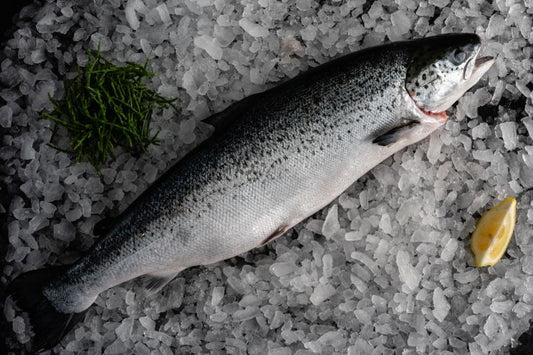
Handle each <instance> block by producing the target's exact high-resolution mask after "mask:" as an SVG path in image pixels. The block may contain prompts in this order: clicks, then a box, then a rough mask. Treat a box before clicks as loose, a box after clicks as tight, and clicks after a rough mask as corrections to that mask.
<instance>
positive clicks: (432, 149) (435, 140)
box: [426, 134, 442, 164]
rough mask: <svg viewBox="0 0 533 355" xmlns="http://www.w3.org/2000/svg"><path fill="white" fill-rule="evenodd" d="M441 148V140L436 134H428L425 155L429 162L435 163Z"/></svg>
mask: <svg viewBox="0 0 533 355" xmlns="http://www.w3.org/2000/svg"><path fill="white" fill-rule="evenodd" d="M441 148H442V141H441V140H440V138H439V136H438V134H432V135H430V136H429V148H428V150H427V153H426V154H427V157H428V160H429V162H430V163H431V164H435V163H436V162H437V160H438V159H439V157H440V151H441Z"/></svg>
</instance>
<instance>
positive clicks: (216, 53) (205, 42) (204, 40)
mask: <svg viewBox="0 0 533 355" xmlns="http://www.w3.org/2000/svg"><path fill="white" fill-rule="evenodd" d="M194 45H195V46H196V47H198V48H201V49H203V50H205V51H206V52H207V54H209V55H210V56H211V58H213V59H216V60H220V59H222V53H223V51H222V48H221V47H220V45H219V44H218V42H217V40H216V39H214V38H212V37H211V36H208V35H202V36H200V37H196V38H195V39H194Z"/></svg>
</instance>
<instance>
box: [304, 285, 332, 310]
mask: <svg viewBox="0 0 533 355" xmlns="http://www.w3.org/2000/svg"><path fill="white" fill-rule="evenodd" d="M335 293H336V290H335V287H333V286H332V285H330V284H325V285H324V284H318V286H316V287H315V289H314V290H313V293H312V294H311V297H309V300H310V301H311V303H312V304H314V305H315V306H318V305H319V304H321V303H322V302H324V301H325V300H327V299H328V298H330V297H331V296H333V295H334V294H335Z"/></svg>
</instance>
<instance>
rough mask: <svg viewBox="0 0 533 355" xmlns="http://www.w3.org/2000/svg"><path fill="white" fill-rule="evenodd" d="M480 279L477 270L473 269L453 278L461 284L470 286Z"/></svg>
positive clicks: (459, 273)
mask: <svg viewBox="0 0 533 355" xmlns="http://www.w3.org/2000/svg"><path fill="white" fill-rule="evenodd" d="M478 277H479V271H478V270H477V269H471V270H468V271H464V272H458V273H456V274H454V275H453V278H454V279H455V280H456V281H457V282H459V283H461V284H469V283H472V282H474V281H475V280H476V279H477V278H478Z"/></svg>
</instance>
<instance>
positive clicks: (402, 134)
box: [372, 121, 420, 147]
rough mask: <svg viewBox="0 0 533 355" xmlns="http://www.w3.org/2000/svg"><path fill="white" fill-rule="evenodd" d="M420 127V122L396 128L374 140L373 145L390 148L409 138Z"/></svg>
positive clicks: (411, 122) (412, 122)
mask: <svg viewBox="0 0 533 355" xmlns="http://www.w3.org/2000/svg"><path fill="white" fill-rule="evenodd" d="M419 125H420V122H418V121H410V122H408V123H406V124H404V125H402V126H398V127H394V128H393V129H391V130H390V131H388V132H386V133H384V134H382V135H380V136H379V137H376V138H374V140H373V141H372V143H375V144H378V145H381V146H384V147H388V146H390V145H392V144H394V143H396V142H398V141H400V140H402V139H404V138H407V137H408V136H409V135H410V134H411V132H413V130H414V129H416V127H418V126H419Z"/></svg>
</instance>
